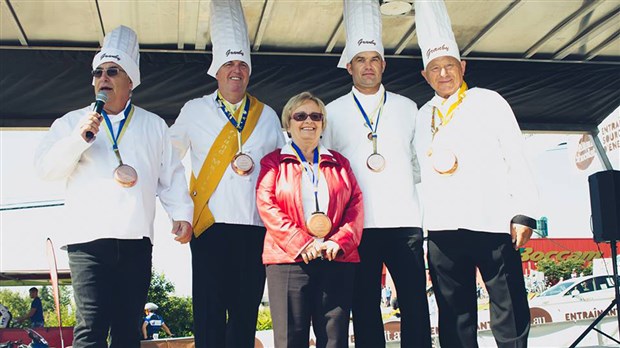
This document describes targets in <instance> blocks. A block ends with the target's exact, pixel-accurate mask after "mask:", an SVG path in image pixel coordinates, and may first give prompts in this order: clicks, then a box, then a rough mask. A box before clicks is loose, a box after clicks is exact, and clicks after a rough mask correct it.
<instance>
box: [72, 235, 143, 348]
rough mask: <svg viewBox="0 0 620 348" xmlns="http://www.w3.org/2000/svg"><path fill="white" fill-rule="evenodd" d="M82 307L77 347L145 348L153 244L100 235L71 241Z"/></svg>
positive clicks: (75, 339) (74, 278) (75, 340)
mask: <svg viewBox="0 0 620 348" xmlns="http://www.w3.org/2000/svg"><path fill="white" fill-rule="evenodd" d="M68 251H69V267H70V268H71V280H72V283H73V292H74V296H75V305H76V307H77V313H76V319H77V323H76V325H75V328H74V331H73V332H74V333H73V347H75V348H82V347H95V348H101V347H107V346H108V343H107V339H108V333H109V335H110V347H118V348H134V347H140V339H141V337H142V331H141V329H142V322H143V319H142V318H143V308H144V303H145V302H146V297H147V292H148V288H149V283H150V280H151V254H152V245H151V240H150V239H148V238H144V239H137V240H125V239H123V240H120V239H99V240H95V241H92V242H88V243H82V244H71V245H69V246H68Z"/></svg>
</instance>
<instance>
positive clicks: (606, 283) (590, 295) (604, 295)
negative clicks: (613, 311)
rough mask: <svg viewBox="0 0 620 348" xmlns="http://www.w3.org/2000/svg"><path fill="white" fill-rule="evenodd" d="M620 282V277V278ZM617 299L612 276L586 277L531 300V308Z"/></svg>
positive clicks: (554, 287) (552, 289) (561, 284)
mask: <svg viewBox="0 0 620 348" xmlns="http://www.w3.org/2000/svg"><path fill="white" fill-rule="evenodd" d="M618 280H619V281H620V277H618ZM614 297H615V293H614V281H613V276H611V275H599V276H585V277H577V278H571V279H567V280H564V281H562V282H559V283H557V284H555V285H554V286H552V287H550V288H549V289H547V290H545V291H543V292H542V293H540V295H538V296H536V297H534V298H532V299H530V307H538V306H541V305H548V304H563V303H574V302H580V301H596V300H610V301H611V300H612V299H614Z"/></svg>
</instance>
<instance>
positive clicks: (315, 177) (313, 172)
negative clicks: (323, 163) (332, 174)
mask: <svg viewBox="0 0 620 348" xmlns="http://www.w3.org/2000/svg"><path fill="white" fill-rule="evenodd" d="M291 145H292V146H293V150H295V155H296V156H297V159H298V160H299V162H301V164H302V165H303V166H304V170H305V172H306V175H308V178H309V179H310V182H312V186H313V188H314V203H315V204H316V212H320V211H321V210H320V209H319V174H320V173H319V161H320V158H319V147H318V146H317V147H316V148H315V149H314V160H313V162H312V167H310V164H308V161H307V160H306V157H305V156H304V154H303V152H302V151H301V149H300V148H299V147H298V146H297V145H296V144H295V143H294V142H291Z"/></svg>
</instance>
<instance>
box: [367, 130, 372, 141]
mask: <svg viewBox="0 0 620 348" xmlns="http://www.w3.org/2000/svg"><path fill="white" fill-rule="evenodd" d="M368 140H370V141H372V132H370V133H368Z"/></svg>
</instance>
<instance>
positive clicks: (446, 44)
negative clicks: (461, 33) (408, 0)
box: [414, 0, 461, 68]
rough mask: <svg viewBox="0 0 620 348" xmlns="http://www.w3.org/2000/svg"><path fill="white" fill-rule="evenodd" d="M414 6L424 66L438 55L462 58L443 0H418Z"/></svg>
mask: <svg viewBox="0 0 620 348" xmlns="http://www.w3.org/2000/svg"><path fill="white" fill-rule="evenodd" d="M414 6H415V27H416V32H417V35H418V44H419V45H420V50H421V51H422V62H423V63H424V68H426V66H427V65H428V63H429V62H430V61H431V60H433V59H435V58H437V57H443V56H450V57H454V58H456V59H458V60H461V55H460V53H459V47H458V46H457V44H456V39H455V38H454V33H453V32H452V24H451V23H450V16H448V10H447V9H446V4H445V3H444V2H443V0H416V1H414Z"/></svg>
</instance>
